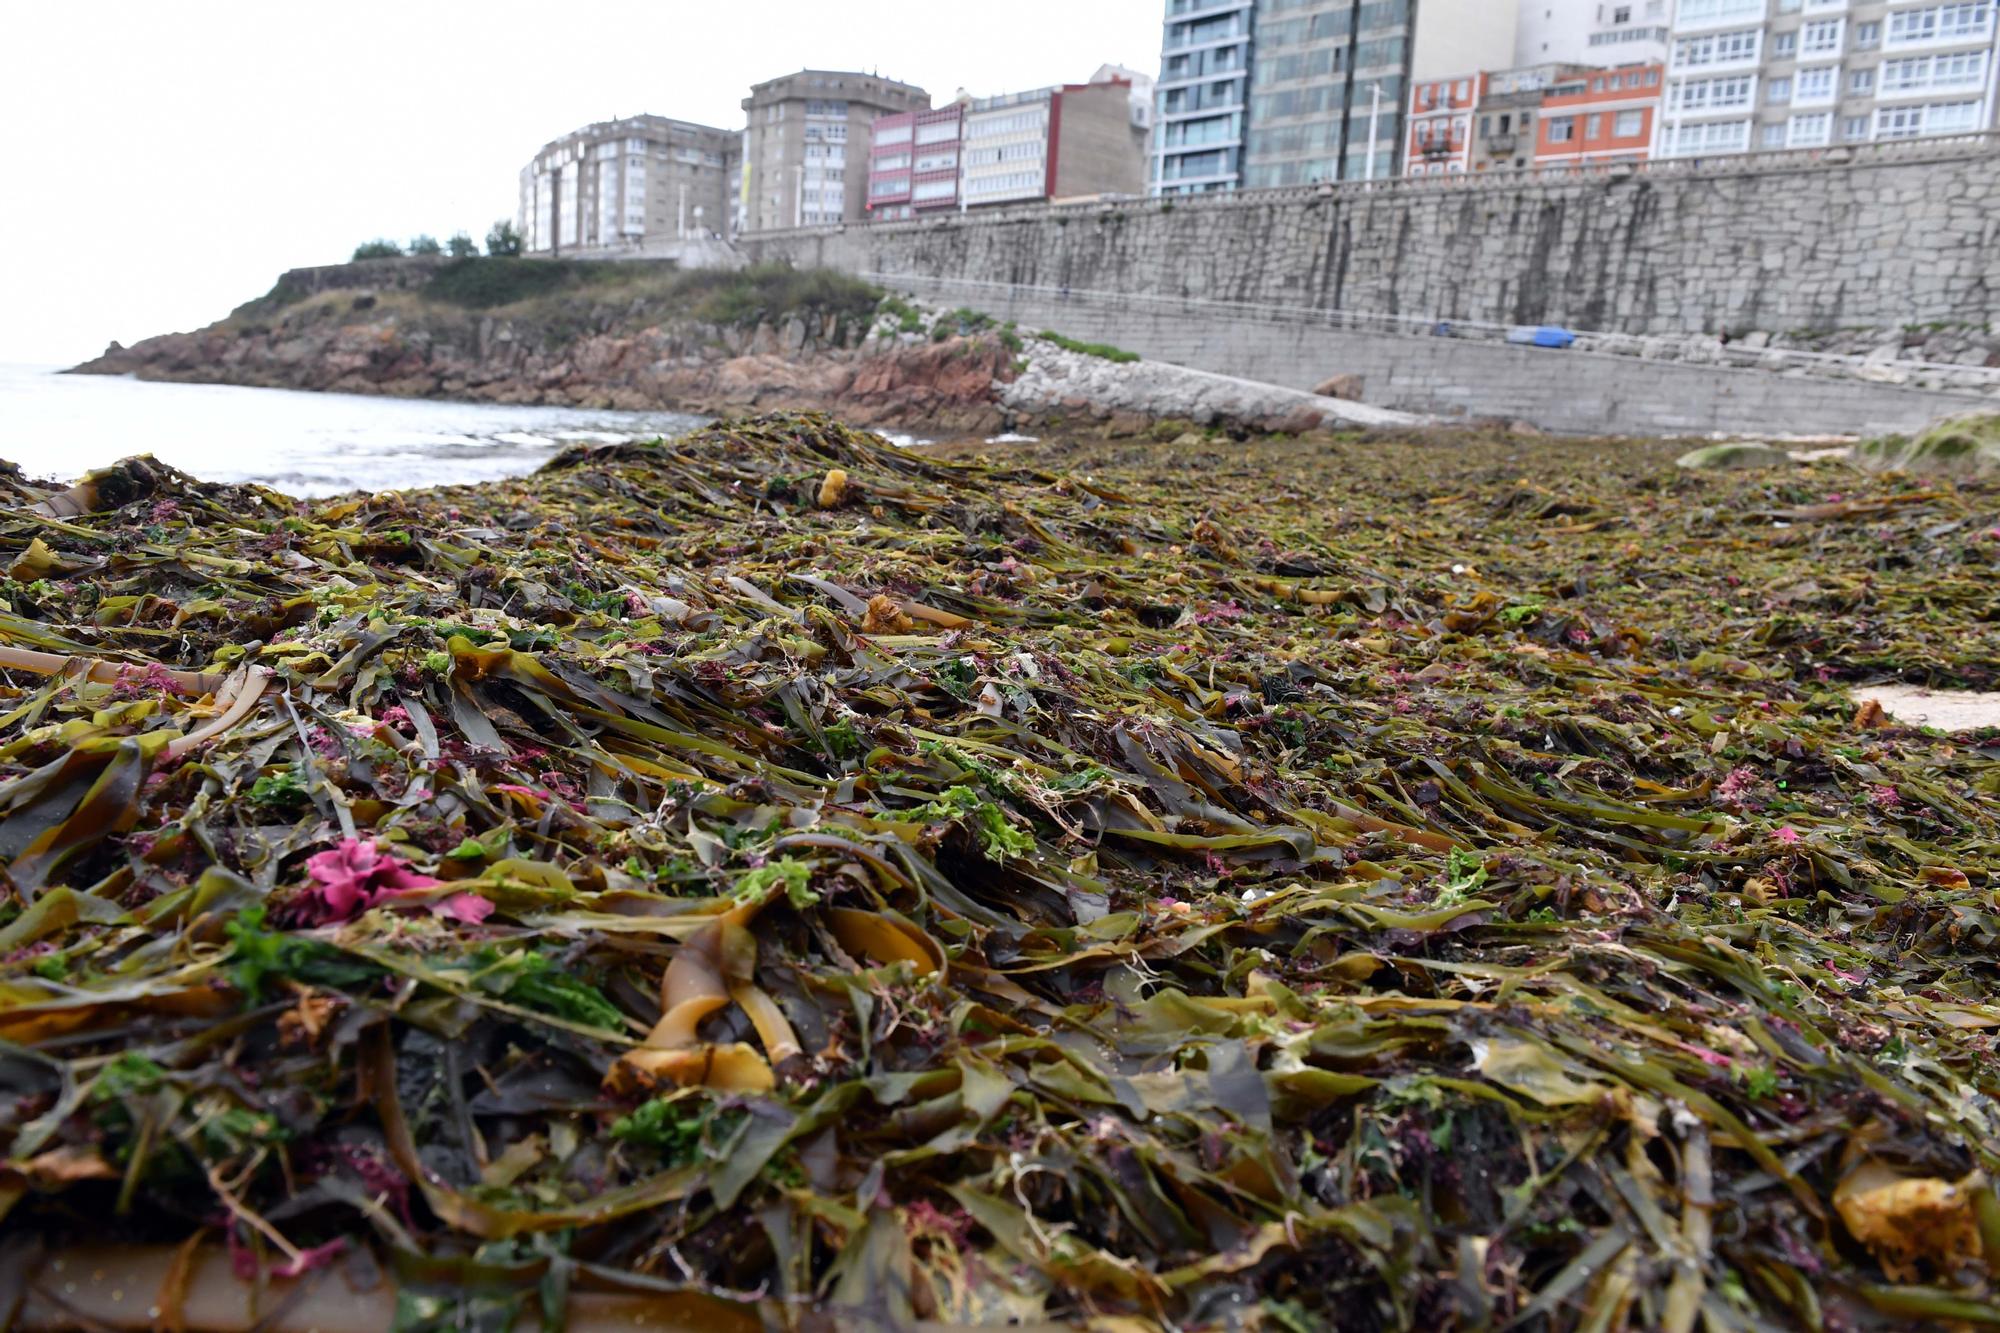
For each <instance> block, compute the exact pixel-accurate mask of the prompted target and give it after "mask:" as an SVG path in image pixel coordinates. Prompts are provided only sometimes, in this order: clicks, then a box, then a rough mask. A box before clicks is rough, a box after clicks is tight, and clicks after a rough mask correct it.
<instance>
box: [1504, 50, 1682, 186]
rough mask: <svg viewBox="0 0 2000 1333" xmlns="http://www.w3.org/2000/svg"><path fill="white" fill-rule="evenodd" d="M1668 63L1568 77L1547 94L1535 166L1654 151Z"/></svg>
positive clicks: (1590, 162) (1631, 157) (1639, 156)
mask: <svg viewBox="0 0 2000 1333" xmlns="http://www.w3.org/2000/svg"><path fill="white" fill-rule="evenodd" d="M1665 72H1666V71H1665V67H1664V66H1662V65H1660V64H1657V63H1651V64H1643V65H1620V66H1618V67H1617V68H1615V69H1596V70H1591V71H1589V72H1588V73H1583V74H1576V75H1573V76H1571V77H1569V78H1567V79H1563V80H1561V81H1559V82H1557V83H1556V84H1554V85H1553V86H1552V87H1550V88H1549V89H1548V91H1547V92H1545V93H1543V94H1542V105H1541V110H1540V114H1539V116H1538V117H1537V120H1536V125H1537V131H1536V139H1535V165H1536V166H1538V167H1563V166H1601V165H1604V164H1606V163H1611V162H1642V161H1644V160H1645V159H1646V158H1647V157H1648V156H1649V155H1650V154H1651V152H1652V146H1653V127H1654V122H1655V121H1656V120H1657V118H1658V116H1659V110H1660V98H1661V94H1662V92H1663V87H1662V85H1663V82H1664V76H1665Z"/></svg>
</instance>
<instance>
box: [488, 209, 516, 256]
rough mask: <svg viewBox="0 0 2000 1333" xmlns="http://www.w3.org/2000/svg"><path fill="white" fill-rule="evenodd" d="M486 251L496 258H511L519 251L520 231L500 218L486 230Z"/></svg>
mask: <svg viewBox="0 0 2000 1333" xmlns="http://www.w3.org/2000/svg"><path fill="white" fill-rule="evenodd" d="M486 253H487V254H489V255H492V256H493V257H494V258H496V259H511V258H513V257H514V256H516V255H518V254H520V253H521V233H520V232H518V231H516V230H515V229H514V224H513V223H511V222H509V221H508V220H507V219H506V218H501V219H500V220H499V221H498V222H496V223H494V224H493V225H492V226H491V227H489V228H487V230H486Z"/></svg>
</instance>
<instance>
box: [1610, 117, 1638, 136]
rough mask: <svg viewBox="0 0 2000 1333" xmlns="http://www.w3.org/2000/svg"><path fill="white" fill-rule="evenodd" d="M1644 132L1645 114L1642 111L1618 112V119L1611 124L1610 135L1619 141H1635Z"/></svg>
mask: <svg viewBox="0 0 2000 1333" xmlns="http://www.w3.org/2000/svg"><path fill="white" fill-rule="evenodd" d="M1645 132H1646V113H1645V112H1643V111H1620V112H1619V113H1618V119H1616V120H1615V121H1613V122H1612V123H1611V133H1612V134H1613V135H1615V136H1617V137H1618V138H1620V139H1635V138H1637V137H1638V136H1639V135H1641V134H1644V133H1645Z"/></svg>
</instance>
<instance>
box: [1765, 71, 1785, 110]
mask: <svg viewBox="0 0 2000 1333" xmlns="http://www.w3.org/2000/svg"><path fill="white" fill-rule="evenodd" d="M1764 100H1765V101H1766V102H1769V103H1770V104H1771V105H1772V106H1783V105H1784V104H1785V103H1787V102H1789V101H1791V100H1792V80H1791V76H1790V75H1786V76H1785V77H1784V78H1779V79H1772V80H1771V81H1770V82H1768V83H1766V84H1765V85H1764Z"/></svg>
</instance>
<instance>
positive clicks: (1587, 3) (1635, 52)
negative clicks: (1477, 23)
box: [1514, 0, 1672, 66]
mask: <svg viewBox="0 0 2000 1333" xmlns="http://www.w3.org/2000/svg"><path fill="white" fill-rule="evenodd" d="M1671 10H1672V6H1671V5H1670V4H1669V3H1668V0H1520V6H1519V13H1520V41H1519V45H1518V46H1517V48H1516V50H1515V56H1514V59H1515V63H1516V64H1517V65H1521V66H1529V65H1536V64H1544V63H1558V64H1577V65H1632V64H1643V63H1645V62H1647V61H1655V60H1665V59H1666V58H1667V41H1668V38H1669V37H1670V35H1671V23H1670V19H1671V18H1672V14H1671Z"/></svg>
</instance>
